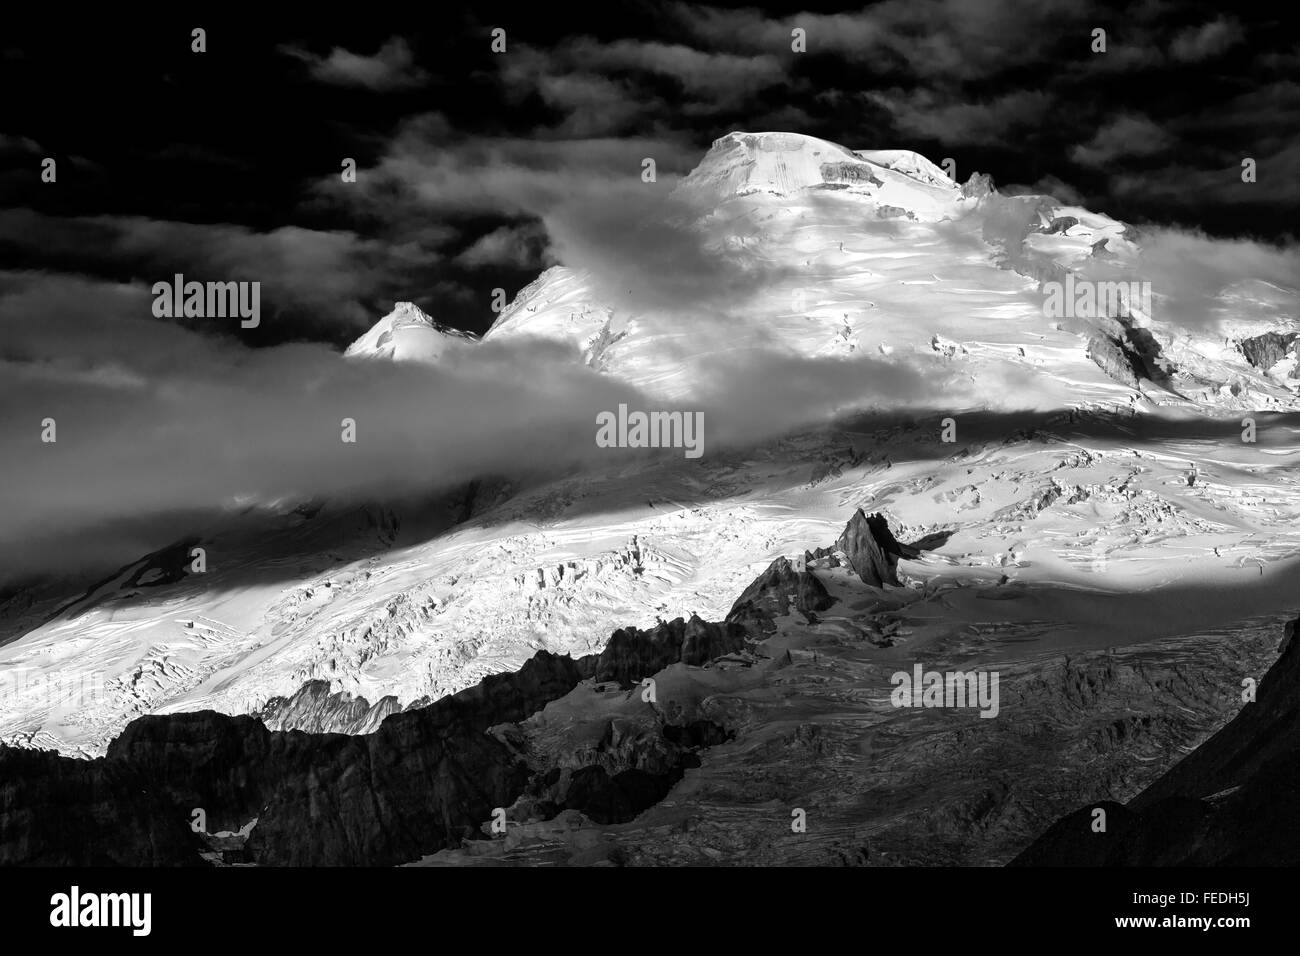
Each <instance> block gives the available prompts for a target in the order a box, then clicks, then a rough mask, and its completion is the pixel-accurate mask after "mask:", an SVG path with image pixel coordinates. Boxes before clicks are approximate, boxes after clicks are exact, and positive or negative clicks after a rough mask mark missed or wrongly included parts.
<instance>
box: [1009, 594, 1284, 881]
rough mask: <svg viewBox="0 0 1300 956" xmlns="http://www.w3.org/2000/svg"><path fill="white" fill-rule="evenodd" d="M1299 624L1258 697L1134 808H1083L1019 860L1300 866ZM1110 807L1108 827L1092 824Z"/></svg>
mask: <svg viewBox="0 0 1300 956" xmlns="http://www.w3.org/2000/svg"><path fill="white" fill-rule="evenodd" d="M1297 629H1300V620H1297V621H1294V622H1292V623H1290V624H1288V625H1287V627H1286V632H1285V638H1284V642H1283V647H1282V653H1281V656H1280V657H1278V659H1277V661H1276V662H1275V663H1274V664H1273V666H1272V667H1271V668H1269V670H1268V672H1267V674H1265V676H1264V679H1263V680H1262V681H1260V683H1259V688H1258V696H1257V699H1256V700H1254V701H1252V702H1248V703H1244V704H1243V705H1242V709H1241V711H1240V713H1239V714H1238V715H1237V716H1236V717H1235V718H1233V720H1232V721H1230V722H1229V723H1228V724H1227V726H1225V727H1224V728H1223V729H1222V730H1220V731H1219V732H1218V733H1216V734H1214V736H1212V737H1210V739H1209V740H1207V741H1205V743H1203V744H1201V746H1200V747H1198V748H1197V749H1196V750H1194V751H1192V753H1191V754H1189V755H1188V756H1187V757H1185V758H1184V759H1183V760H1182V761H1181V762H1179V763H1178V764H1176V765H1174V767H1172V768H1171V769H1170V770H1169V771H1168V772H1167V773H1165V774H1164V776H1162V777H1160V778H1159V779H1158V780H1156V782H1155V783H1153V784H1151V785H1150V786H1149V787H1147V788H1146V789H1145V790H1144V791H1143V792H1142V793H1140V794H1139V795H1138V796H1137V797H1135V798H1134V799H1133V800H1131V801H1129V803H1128V804H1127V805H1124V804H1119V803H1113V802H1106V803H1098V804H1095V805H1090V806H1086V807H1081V808H1080V809H1078V810H1076V811H1075V812H1074V813H1072V814H1070V815H1069V816H1066V817H1064V818H1063V819H1061V820H1058V821H1057V822H1056V823H1055V824H1054V825H1053V826H1052V827H1050V828H1049V829H1048V830H1047V831H1046V832H1045V833H1044V834H1043V835H1042V836H1040V837H1039V838H1038V839H1037V840H1036V841H1035V842H1034V843H1033V844H1031V845H1030V846H1029V847H1028V848H1027V849H1025V850H1024V851H1023V852H1022V853H1021V854H1020V855H1019V856H1017V857H1016V858H1015V859H1014V860H1013V861H1012V865H1018V866H1238V865H1251V866H1277V865H1295V864H1296V863H1300V638H1297V636H1296V632H1297ZM1098 808H1100V809H1103V810H1105V811H1106V829H1105V832H1101V833H1098V832H1094V831H1093V829H1092V824H1093V819H1094V811H1095V810H1096V809H1098Z"/></svg>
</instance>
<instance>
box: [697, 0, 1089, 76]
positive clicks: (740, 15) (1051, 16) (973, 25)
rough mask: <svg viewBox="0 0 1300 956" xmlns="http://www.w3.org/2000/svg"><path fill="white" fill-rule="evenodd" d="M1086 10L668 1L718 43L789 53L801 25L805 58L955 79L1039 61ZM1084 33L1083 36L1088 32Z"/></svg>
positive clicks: (1002, 0)
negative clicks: (773, 10)
mask: <svg viewBox="0 0 1300 956" xmlns="http://www.w3.org/2000/svg"><path fill="white" fill-rule="evenodd" d="M1090 9H1091V4H1089V3H1086V2H1084V3H1078V2H1073V0H1043V2H1039V3H1034V4H1025V3H1019V2H1015V0H886V2H884V3H880V4H875V5H871V6H866V7H864V8H862V9H861V10H858V11H851V12H843V13H813V12H803V13H795V14H790V15H787V16H784V17H779V18H774V17H770V16H768V15H767V14H765V13H764V12H762V11H761V10H758V9H755V8H744V9H736V10H725V9H717V8H701V7H696V6H691V5H687V4H677V5H675V6H674V7H673V11H674V16H675V19H676V20H677V22H678V23H679V24H681V25H682V26H683V27H684V28H685V29H687V30H689V31H691V32H692V33H693V34H694V35H695V36H696V37H697V38H699V39H701V40H705V41H707V42H708V43H710V44H711V45H715V46H717V47H719V48H721V49H730V50H737V49H743V50H749V51H754V52H764V53H769V54H783V55H785V54H789V53H790V43H791V31H792V30H794V29H795V28H799V29H802V30H804V31H805V33H806V36H807V55H809V56H812V55H833V56H837V57H841V58H843V59H845V60H849V61H851V62H857V63H871V64H874V65H875V67H876V69H877V71H878V72H881V73H885V72H888V71H891V70H896V71H901V72H904V73H907V74H910V75H912V76H916V77H919V78H923V79H927V80H934V79H947V80H959V81H960V80H974V79H982V78H985V77H988V76H989V75H991V74H994V73H997V72H1001V71H1004V70H1007V69H1009V68H1012V67H1015V66H1019V65H1024V64H1029V63H1035V62H1040V61H1042V60H1043V59H1045V58H1046V54H1047V53H1048V52H1049V46H1050V44H1052V43H1054V42H1055V41H1056V39H1057V38H1059V37H1060V36H1061V34H1062V33H1065V32H1068V31H1069V30H1070V29H1071V28H1073V27H1076V26H1079V25H1082V24H1083V23H1085V22H1086V20H1087V17H1088V16H1089V14H1090ZM1081 36H1082V37H1083V39H1084V40H1085V41H1086V38H1087V33H1086V31H1084V32H1083V33H1082V34H1081Z"/></svg>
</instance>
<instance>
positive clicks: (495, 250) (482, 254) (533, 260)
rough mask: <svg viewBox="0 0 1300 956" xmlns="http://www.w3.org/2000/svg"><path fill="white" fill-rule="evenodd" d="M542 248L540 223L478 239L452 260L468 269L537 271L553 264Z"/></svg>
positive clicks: (543, 233)
mask: <svg viewBox="0 0 1300 956" xmlns="http://www.w3.org/2000/svg"><path fill="white" fill-rule="evenodd" d="M546 246H547V242H546V231H545V230H544V229H543V228H542V226H541V224H540V223H535V222H534V223H526V224H524V225H521V226H502V227H501V228H499V229H494V230H492V231H491V232H489V233H487V234H486V235H484V236H480V237H479V238H478V239H477V240H475V241H474V243H473V244H472V245H470V246H469V248H467V249H465V250H464V251H463V252H461V253H460V254H459V255H457V256H456V262H457V264H459V265H462V266H467V267H469V268H471V269H480V268H491V267H493V266H501V265H505V266H513V267H514V268H517V269H539V268H544V267H546V266H548V265H553V264H554V262H553V259H552V256H551V254H550V253H549V252H548V250H547V247H546Z"/></svg>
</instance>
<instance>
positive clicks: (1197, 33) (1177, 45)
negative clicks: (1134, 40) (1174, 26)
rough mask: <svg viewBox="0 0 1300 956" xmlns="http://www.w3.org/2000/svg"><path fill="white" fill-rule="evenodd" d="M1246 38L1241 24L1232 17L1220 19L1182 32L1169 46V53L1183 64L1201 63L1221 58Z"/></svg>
mask: <svg viewBox="0 0 1300 956" xmlns="http://www.w3.org/2000/svg"><path fill="white" fill-rule="evenodd" d="M1245 38H1246V32H1245V31H1244V30H1243V29H1242V28H1241V24H1240V23H1238V22H1237V21H1236V20H1234V19H1232V18H1231V17H1218V18H1216V19H1214V20H1211V21H1210V22H1209V23H1205V24H1202V25H1201V26H1199V27H1188V28H1187V29H1185V30H1181V31H1180V32H1179V33H1178V34H1177V35H1176V36H1175V37H1174V39H1173V42H1172V43H1170V45H1169V53H1170V55H1171V56H1172V57H1173V58H1174V59H1175V60H1179V61H1181V62H1183V63H1200V62H1201V61H1202V60H1208V59H1210V58H1211V57H1216V56H1219V55H1220V54H1222V53H1225V52H1227V51H1228V50H1230V49H1231V48H1232V47H1234V46H1236V45H1237V44H1238V43H1240V42H1241V41H1242V40H1244V39H1245Z"/></svg>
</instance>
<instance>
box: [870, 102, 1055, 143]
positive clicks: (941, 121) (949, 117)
mask: <svg viewBox="0 0 1300 956" xmlns="http://www.w3.org/2000/svg"><path fill="white" fill-rule="evenodd" d="M866 97H867V99H868V100H870V101H871V102H872V103H875V104H876V105H877V106H881V107H884V108H885V109H886V110H888V111H889V113H890V115H891V116H892V117H893V120H894V125H895V128H897V129H898V130H899V132H900V133H902V134H903V135H904V136H906V137H922V138H924V139H929V140H935V141H937V142H940V143H943V144H944V145H947V146H989V145H1000V144H1003V143H1006V142H1007V141H1008V139H1009V138H1012V137H1015V136H1017V135H1019V134H1022V133H1023V132H1024V130H1025V128H1026V127H1032V126H1037V125H1038V124H1039V123H1040V122H1041V121H1042V119H1043V117H1044V116H1045V115H1046V114H1047V113H1048V111H1050V110H1051V109H1053V106H1054V104H1053V102H1052V97H1051V96H1050V95H1049V94H1047V93H1045V92H1043V91H1042V90H1017V91H1015V92H1011V93H1006V94H1003V95H1000V96H995V97H992V98H990V99H988V100H982V101H972V100H969V99H967V98H961V97H958V96H955V95H944V94H940V93H936V92H934V91H932V90H924V89H922V90H910V91H908V90H902V89H898V88H895V89H892V90H888V91H883V92H871V93H867V94H866Z"/></svg>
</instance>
